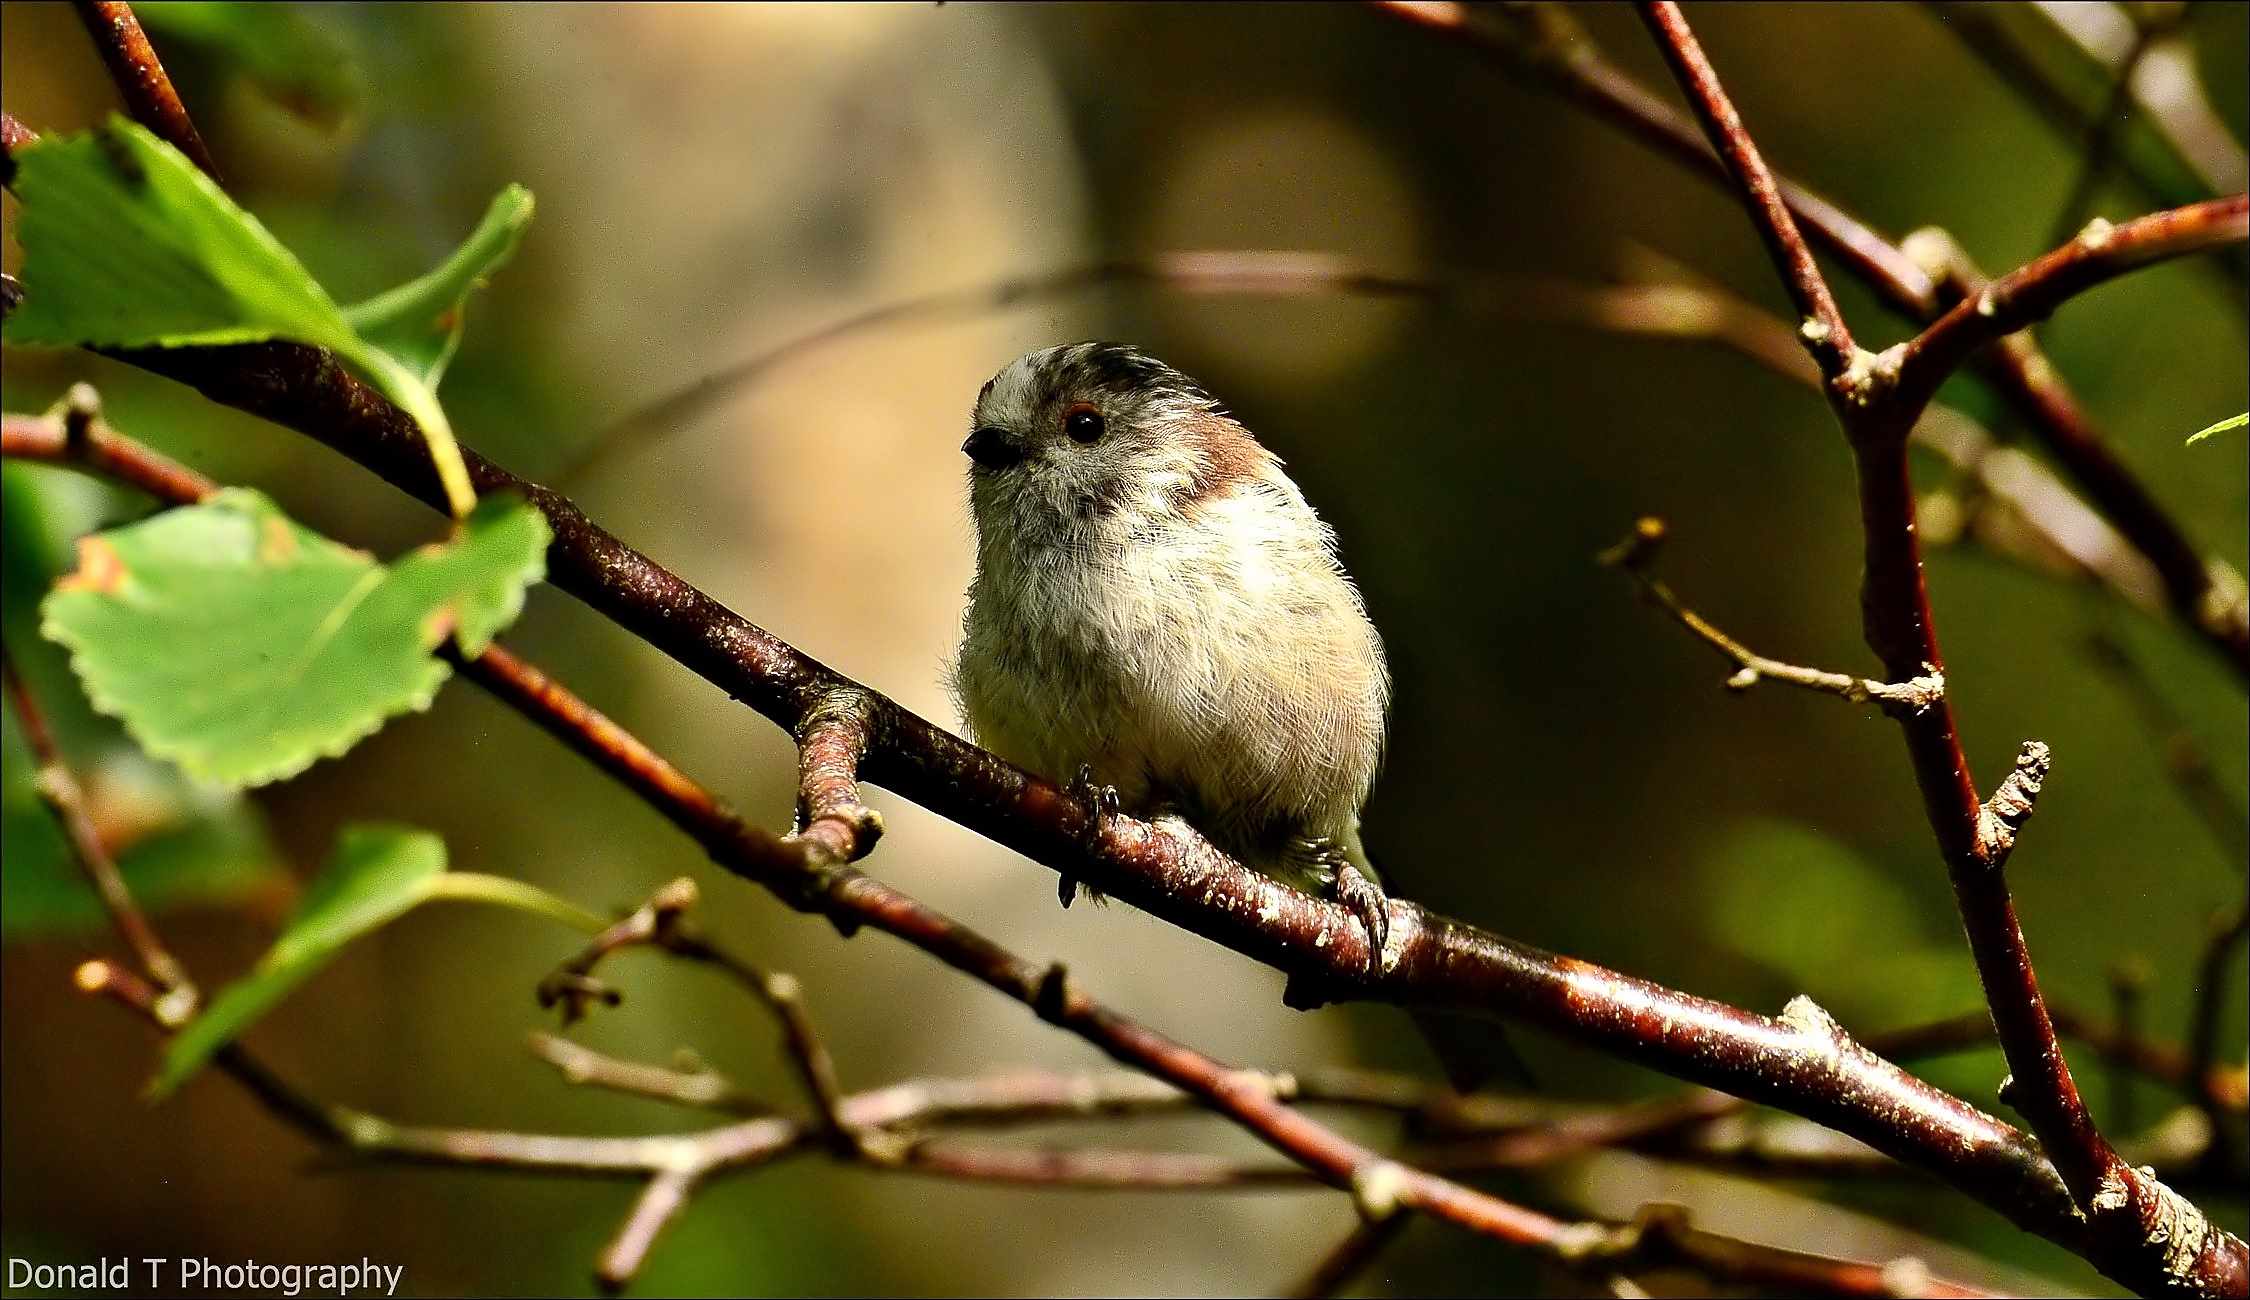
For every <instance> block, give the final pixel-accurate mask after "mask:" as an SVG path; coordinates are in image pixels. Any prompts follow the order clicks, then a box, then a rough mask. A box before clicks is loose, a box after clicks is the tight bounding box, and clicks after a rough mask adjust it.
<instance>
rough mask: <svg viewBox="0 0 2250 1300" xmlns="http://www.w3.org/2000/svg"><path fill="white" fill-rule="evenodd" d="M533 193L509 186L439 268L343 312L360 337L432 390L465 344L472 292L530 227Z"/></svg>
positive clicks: (512, 251) (501, 261) (505, 257)
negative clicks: (464, 327) (463, 330)
mask: <svg viewBox="0 0 2250 1300" xmlns="http://www.w3.org/2000/svg"><path fill="white" fill-rule="evenodd" d="M531 207H532V204H531V191H530V190H527V189H525V188H524V187H523V186H521V185H510V186H509V187H508V188H506V189H504V190H502V191H500V194H499V196H498V197H496V198H494V199H493V200H492V206H491V207H490V208H488V209H486V210H485V214H484V220H483V221H480V222H478V223H477V228H476V230H475V231H473V232H472V233H471V234H470V235H469V238H468V240H467V242H465V243H463V244H462V245H461V247H459V248H457V249H455V250H454V251H453V255H452V256H451V257H448V258H447V259H445V261H444V263H443V264H441V265H440V266H438V267H437V268H436V269H435V270H433V271H431V272H429V273H428V274H427V275H423V276H421V277H419V278H417V279H413V280H409V281H407V282H406V283H405V284H402V285H400V286H398V287H397V288H396V289H391V290H389V291H387V292H384V293H379V294H377V295H375V296H374V297H372V298H369V299H368V300H367V301H365V302H362V303H357V304H355V305H353V306H350V307H346V308H345V309H344V319H345V320H347V321H349V322H350V323H351V326H352V328H353V329H354V330H356V331H358V333H359V336H360V337H361V338H363V339H366V340H367V341H368V342H369V343H372V344H374V345H375V346H376V347H379V348H381V349H382V350H383V351H385V352H387V353H389V354H390V355H391V356H393V357H396V358H397V359H398V360H399V361H400V362H402V363H404V364H405V365H406V366H408V367H409V368H411V369H412V370H413V371H414V372H415V373H416V374H417V375H419V376H420V377H421V380H422V382H423V383H424V384H426V385H428V386H429V387H431V388H435V387H437V385H438V381H439V380H440V379H441V378H443V377H444V375H445V367H446V365H447V363H449V362H451V361H452V360H453V353H454V350H455V349H457V348H458V347H460V345H461V317H462V311H463V308H464V306H465V304H466V303H467V302H468V299H469V294H470V293H471V292H472V291H474V290H476V289H478V288H480V287H482V286H483V284H484V282H485V280H486V278H487V277H489V276H490V275H491V274H492V273H493V272H494V271H496V270H498V269H500V267H501V266H502V265H504V264H505V263H506V262H507V260H508V258H509V257H510V256H512V255H513V254H514V253H515V251H516V245H517V244H518V243H520V242H522V239H523V232H524V229H525V228H526V227H527V226H529V225H530V224H531Z"/></svg>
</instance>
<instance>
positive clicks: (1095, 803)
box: [1055, 763, 1118, 908]
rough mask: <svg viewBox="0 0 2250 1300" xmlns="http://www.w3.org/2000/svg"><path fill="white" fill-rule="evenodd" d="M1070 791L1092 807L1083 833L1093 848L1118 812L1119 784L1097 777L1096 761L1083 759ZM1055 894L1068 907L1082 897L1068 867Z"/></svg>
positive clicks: (1058, 881)
mask: <svg viewBox="0 0 2250 1300" xmlns="http://www.w3.org/2000/svg"><path fill="white" fill-rule="evenodd" d="M1070 793H1071V794H1073V795H1075V796H1077V797H1078V798H1079V799H1081V800H1083V801H1085V803H1086V804H1087V806H1088V807H1090V808H1091V809H1092V815H1091V816H1089V817H1088V818H1087V819H1086V829H1085V830H1084V831H1083V832H1081V833H1080V839H1081V841H1082V842H1083V844H1084V846H1085V848H1086V850H1087V851H1088V852H1092V851H1093V850H1094V849H1095V848H1096V847H1097V846H1099V845H1100V843H1101V838H1102V830H1103V828H1104V827H1106V826H1107V825H1108V824H1109V819H1110V818H1112V817H1115V816H1116V815H1117V810H1118V799H1117V787H1116V786H1114V785H1102V784H1100V783H1099V782H1097V781H1095V780H1094V769H1093V767H1092V765H1090V764H1087V763H1080V764H1079V765H1078V774H1077V775H1076V776H1074V777H1072V778H1071V779H1070ZM1055 897H1056V898H1057V899H1059V900H1060V901H1061V902H1062V905H1063V906H1064V907H1066V908H1067V907H1069V906H1070V905H1071V904H1072V903H1073V902H1075V901H1076V900H1077V898H1078V878H1077V877H1075V876H1073V875H1071V874H1070V873H1069V872H1067V871H1066V872H1064V873H1062V876H1061V877H1060V878H1059V879H1058V880H1057V881H1056V882H1055Z"/></svg>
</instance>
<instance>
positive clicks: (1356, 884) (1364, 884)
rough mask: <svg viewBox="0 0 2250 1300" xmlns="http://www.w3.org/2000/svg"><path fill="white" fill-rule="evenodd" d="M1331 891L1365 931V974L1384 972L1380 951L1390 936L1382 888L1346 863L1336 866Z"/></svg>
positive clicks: (1388, 912) (1388, 910) (1388, 908)
mask: <svg viewBox="0 0 2250 1300" xmlns="http://www.w3.org/2000/svg"><path fill="white" fill-rule="evenodd" d="M1331 889H1332V891H1333V892H1334V894H1335V896H1336V901H1337V902H1339V903H1341V904H1343V905H1344V906H1345V907H1347V908H1349V909H1351V912H1352V914H1353V915H1355V916H1357V917H1358V918H1359V923H1360V924H1361V925H1362V926H1364V927H1366V929H1367V973H1368V974H1369V975H1370V976H1374V975H1380V974H1382V973H1383V949H1384V947H1385V945H1387V944H1388V943H1389V942H1390V937H1391V900H1390V897H1389V896H1388V895H1386V894H1385V893H1384V892H1383V887H1382V886H1381V885H1378V884H1376V883H1375V882H1374V881H1373V880H1371V879H1369V878H1368V876H1367V873H1366V872H1364V871H1361V870H1360V869H1359V868H1358V867H1355V866H1353V865H1352V864H1351V863H1350V862H1348V861H1338V862H1337V863H1336V880H1335V883H1334V885H1333V886H1331Z"/></svg>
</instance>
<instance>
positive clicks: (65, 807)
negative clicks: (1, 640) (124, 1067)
mask: <svg viewBox="0 0 2250 1300" xmlns="http://www.w3.org/2000/svg"><path fill="white" fill-rule="evenodd" d="M65 410H66V414H64V415H63V416H62V417H61V418H60V419H59V420H54V421H52V424H53V425H55V426H59V427H55V428H54V432H56V433H57V434H59V435H60V443H61V449H64V450H67V449H69V448H70V447H72V446H74V445H83V444H84V443H85V442H86V441H87V440H88V439H89V438H90V437H91V435H92V430H93V428H94V426H95V423H96V413H97V410H98V407H97V405H96V403H95V401H94V399H93V390H92V389H89V388H86V387H85V386H84V385H80V386H78V387H77V388H74V389H73V390H72V391H71V395H70V399H69V401H68V402H67V403H66V407H65ZM10 418H11V420H12V419H13V418H14V417H10ZM0 681H4V683H5V688H6V692H7V696H8V703H9V706H10V707H11V708H13V709H14V710H15V713H16V718H17V720H18V721H19V722H21V723H22V724H23V739H24V746H25V747H26V748H27V749H29V750H30V751H31V759H32V762H33V763H34V764H35V765H36V770H35V771H34V773H33V775H32V785H33V787H34V788H35V789H37V790H38V792H39V798H40V801H41V802H43V803H45V804H46V805H47V808H48V810H49V811H51V812H52V813H53V814H54V816H55V820H56V821H57V822H58V823H60V825H61V827H62V831H63V837H64V839H65V841H66V842H67V843H68V844H69V845H70V850H71V856H73V857H75V858H76V859H77V860H78V866H79V869H80V870H81V871H84V872H85V873H86V879H87V881H88V882H89V883H90V884H92V885H93V887H94V893H95V894H96V895H97V896H99V897H100V899H101V902H102V908H103V910H105V911H107V912H108V913H109V919H110V924H111V925H113V926H115V927H116V929H117V934H118V937H119V938H121V939H123V940H124V941H125V946H126V947H127V948H130V949H131V950H132V952H133V956H134V959H135V960H137V961H138V962H140V965H141V969H142V970H143V971H144V972H146V973H147V974H148V977H149V978H150V979H152V980H155V981H156V983H157V984H158V985H159V986H161V987H162V988H163V989H164V995H163V997H162V998H160V999H159V1000H158V1001H157V1003H156V1009H157V1010H158V1012H159V1013H160V1014H161V1015H162V1017H163V1019H164V1022H165V1023H166V1024H169V1025H179V1024H182V1023H185V1021H186V1020H187V1018H188V1017H189V1016H190V1015H193V1014H194V1012H195V1007H196V1003H197V1000H198V999H197V994H196V989H195V985H194V983H193V982H191V981H190V980H189V979H188V975H187V969H186V968H185V967H183V966H182V965H180V962H179V959H178V958H176V957H174V956H173V955H172V951H171V949H169V948H167V947H165V946H164V941H163V940H162V939H159V938H158V937H157V934H156V928H155V927H154V926H152V925H150V924H149V922H148V917H147V916H146V915H145V914H143V913H142V911H141V909H140V905H139V904H138V903H136V902H134V901H133V894H132V891H131V890H129V889H127V888H126V887H125V877H124V875H123V873H121V872H120V871H119V870H118V869H117V860H116V859H115V858H114V857H112V856H111V855H110V851H109V846H108V845H107V844H106V843H104V842H103V840H102V834H101V830H100V828H98V827H97V826H95V825H94V819H93V817H92V815H91V814H89V813H88V812H87V811H86V801H85V796H84V792H83V791H82V790H81V789H80V787H79V784H78V778H77V776H76V774H74V773H73V772H72V771H71V769H70V765H69V764H68V763H66V762H65V761H64V760H63V756H62V749H61V747H60V746H59V745H57V744H56V743H55V735H54V732H53V731H52V730H51V729H50V728H49V727H48V726H47V714H46V711H45V710H43V709H41V708H40V707H39V701H38V700H37V699H36V698H35V697H34V696H33V695H32V693H31V689H30V687H29V686H27V685H26V684H25V683H24V680H23V678H22V676H21V675H19V674H18V673H17V672H16V664H15V660H14V659H13V658H11V657H9V656H8V655H6V654H5V653H4V652H0Z"/></svg>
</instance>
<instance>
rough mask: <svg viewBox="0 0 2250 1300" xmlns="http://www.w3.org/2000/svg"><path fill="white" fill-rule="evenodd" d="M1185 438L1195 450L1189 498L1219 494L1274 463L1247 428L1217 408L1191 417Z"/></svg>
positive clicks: (1202, 497)
mask: <svg viewBox="0 0 2250 1300" xmlns="http://www.w3.org/2000/svg"><path fill="white" fill-rule="evenodd" d="M1187 438H1188V445H1189V446H1191V447H1193V448H1194V449H1195V452H1196V457H1195V459H1196V470H1195V478H1194V480H1193V482H1192V483H1191V484H1190V485H1189V488H1188V500H1190V501H1200V500H1203V499H1205V498H1208V497H1213V496H1217V495H1220V494H1222V493H1224V492H1226V491H1227V490H1228V489H1229V488H1232V487H1233V486H1234V485H1235V484H1237V483H1240V482H1242V481H1243V480H1245V479H1254V478H1257V477H1259V476H1260V475H1261V473H1262V472H1263V471H1264V470H1265V468H1266V467H1267V466H1268V465H1271V464H1272V463H1273V453H1271V452H1269V451H1267V450H1266V449H1265V448H1264V447H1261V446H1259V445H1258V440H1257V439H1256V438H1253V437H1251V436H1250V431H1249V430H1248V429H1245V428H1243V427H1242V425H1241V423H1240V422H1239V421H1236V420H1233V419H1231V418H1229V417H1227V416H1224V415H1220V414H1219V413H1217V412H1216V411H1213V412H1210V413H1207V414H1203V415H1197V416H1193V417H1191V418H1190V419H1189V420H1188V421H1187Z"/></svg>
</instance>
